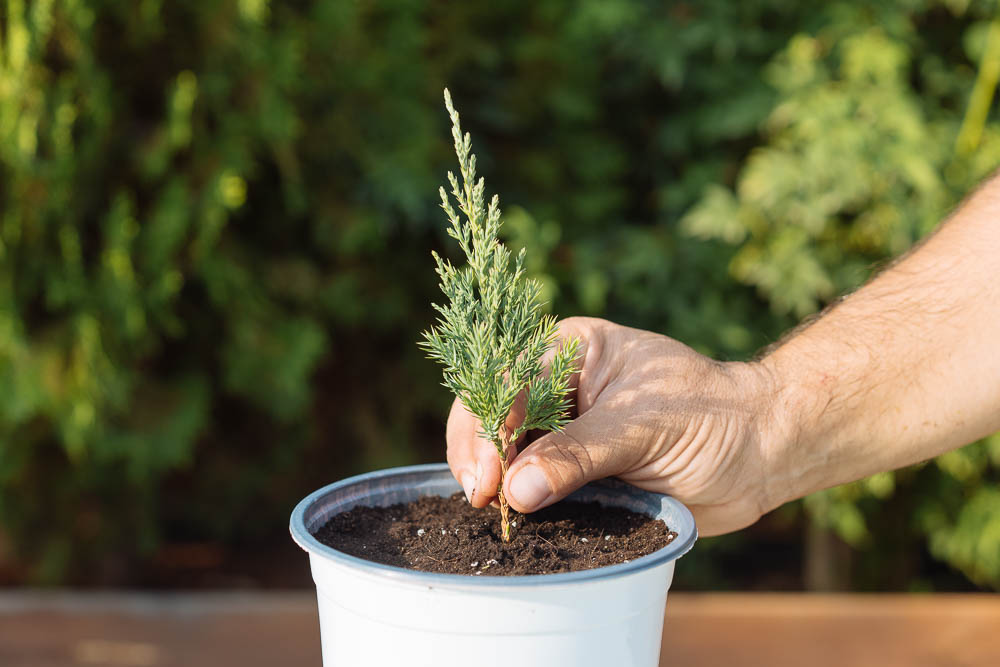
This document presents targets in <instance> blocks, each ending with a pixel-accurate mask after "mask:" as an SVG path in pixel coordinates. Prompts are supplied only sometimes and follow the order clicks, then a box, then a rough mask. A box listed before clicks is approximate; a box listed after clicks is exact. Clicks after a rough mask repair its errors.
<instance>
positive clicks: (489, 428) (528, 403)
mask: <svg viewBox="0 0 1000 667" xmlns="http://www.w3.org/2000/svg"><path fill="white" fill-rule="evenodd" d="M444 100H445V106H446V107H447V109H448V113H449V114H450V116H451V121H452V135H453V136H454V139H455V153H456V154H457V155H458V163H459V167H460V171H461V177H462V180H461V182H459V180H458V178H457V177H456V176H455V174H454V173H452V172H448V181H449V182H450V183H451V194H452V196H453V197H454V199H455V201H456V203H457V204H458V210H459V211H460V212H461V215H459V212H456V211H455V209H454V207H453V206H452V204H451V200H450V199H449V197H448V194H447V192H445V189H444V188H443V187H442V188H441V189H440V193H441V208H443V209H444V211H445V213H446V214H447V216H448V221H449V222H450V227H449V229H448V235H449V236H451V237H452V238H454V239H455V240H457V241H458V244H459V246H460V247H461V248H462V251H463V252H464V253H465V256H466V259H467V260H468V263H467V264H466V265H465V266H462V267H456V266H454V265H453V264H452V263H451V262H449V261H448V260H447V259H444V258H442V257H441V256H440V255H438V254H437V253H433V255H434V261H435V262H436V263H437V274H438V276H440V279H441V291H442V292H444V295H445V296H446V297H447V302H446V303H445V304H443V305H438V304H434V308H435V309H436V310H437V311H438V313H439V314H440V317H439V318H438V322H437V325H436V326H434V327H432V328H431V329H430V330H429V331H426V332H424V340H423V342H421V344H420V345H421V347H422V348H423V349H424V350H426V351H427V353H428V356H429V357H430V358H432V359H436V360H437V361H439V362H441V364H443V365H444V386H446V387H448V388H449V389H450V390H451V391H452V392H454V394H455V395H456V396H458V397H459V398H460V399H461V401H462V403H463V404H464V405H465V407H466V408H467V409H468V410H469V412H471V413H472V414H474V415H475V416H476V417H478V418H479V420H480V422H481V423H482V429H483V430H482V434H483V436H484V437H486V438H487V439H489V440H490V441H491V442H493V444H494V445H495V446H496V448H497V454H498V455H499V456H500V460H501V462H505V461H506V445H507V444H509V443H510V442H513V441H516V440H517V438H519V437H520V436H521V434H523V433H524V432H525V431H528V430H531V429H540V430H560V429H562V427H563V425H564V424H565V423H566V421H567V420H568V419H569V417H568V407H569V406H568V403H569V399H568V394H569V380H570V376H571V375H572V374H573V372H574V370H575V366H574V361H575V359H576V356H577V349H578V345H579V341H577V340H575V339H571V340H566V341H564V342H563V343H562V344H561V345H559V346H558V348H557V349H556V350H555V352H554V355H553V357H552V360H551V362H550V363H549V365H548V369H547V372H546V369H545V368H544V367H543V363H542V357H543V356H544V355H545V353H546V351H547V350H549V348H551V347H552V346H553V345H554V344H555V342H556V338H557V327H556V320H555V318H554V317H552V316H551V315H545V314H543V313H542V312H541V303H540V299H539V294H540V292H541V285H540V284H539V283H538V281H536V280H533V279H530V278H527V277H525V271H524V256H525V253H524V250H522V251H521V252H520V253H518V255H517V256H516V257H513V258H512V257H511V252H510V250H509V249H508V248H507V247H506V246H504V244H503V243H501V242H500V240H499V239H498V238H497V234H498V232H499V231H500V226H501V225H502V224H503V223H502V220H501V217H500V200H499V197H497V196H496V195H494V196H493V198H492V199H491V200H490V203H489V205H488V206H487V205H486V201H485V195H484V189H485V182H484V180H483V179H482V178H480V179H479V180H478V181H476V156H475V155H474V154H472V151H471V138H470V137H469V135H468V134H465V135H463V134H462V129H461V126H460V125H459V118H458V112H457V111H456V110H455V107H454V106H453V105H452V102H451V95H450V94H449V92H448V90H447V89H445V91H444ZM522 392H526V396H525V417H524V421H523V422H522V423H521V424H520V425H518V426H517V427H515V428H514V429H513V430H510V429H508V428H507V427H506V426H505V422H506V420H507V416H508V414H509V413H510V411H511V408H512V407H513V406H514V402H515V401H516V400H517V397H518V395H520V394H521V393H522ZM504 468H506V466H504Z"/></svg>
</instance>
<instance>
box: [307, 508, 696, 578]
mask: <svg viewBox="0 0 1000 667" xmlns="http://www.w3.org/2000/svg"><path fill="white" fill-rule="evenodd" d="M511 518H512V520H513V521H516V522H517V525H516V527H515V528H514V537H513V538H512V539H511V541H510V542H509V543H507V544H505V543H504V542H503V541H502V540H501V539H500V511H499V510H497V509H496V508H493V507H487V508H485V509H476V508H474V507H472V506H471V505H470V504H469V503H468V502H467V501H466V500H465V496H464V495H462V494H461V493H456V494H455V495H453V496H452V497H450V498H440V497H437V496H427V497H423V498H420V499H418V500H415V501H413V502H410V503H405V504H399V505H392V506H390V507H356V508H354V509H352V510H349V511H347V512H344V513H343V514H338V515H336V516H334V517H333V518H332V519H330V521H329V522H327V524H326V525H324V526H323V527H322V528H320V529H319V532H318V533H317V534H316V538H317V539H318V540H319V541H320V542H322V543H323V544H326V545H328V546H331V547H333V548H334V549H337V550H338V551H343V552H345V553H348V554H351V555H352V556H358V557H360V558H364V559H366V560H371V561H375V562H376V563H383V564H385V565H396V566H398V567H404V568H408V569H412V570H423V571H425V572H439V573H447V574H470V575H483V576H486V575H490V576H504V575H519V574H550V573H553V572H572V571H576V570H589V569H591V568H595V567H601V566H604V565H616V564H618V563H624V562H628V561H630V560H634V559H636V558H639V557H640V556H645V555H647V554H650V553H652V552H654V551H656V550H657V549H659V548H661V547H663V546H666V545H667V544H670V542H672V541H673V540H674V538H675V537H677V533H675V532H673V531H672V530H670V529H669V528H668V527H667V525H666V524H665V523H663V521H661V520H659V519H653V518H651V517H648V516H646V515H644V514H638V513H636V512H632V511H630V510H627V509H624V508H618V507H604V506H602V505H599V504H597V503H581V502H575V501H563V502H560V503H556V504H555V505H552V506H550V507H547V508H545V509H543V510H539V511H538V512H534V513H532V514H528V515H520V514H517V513H516V512H514V511H513V510H512V511H511Z"/></svg>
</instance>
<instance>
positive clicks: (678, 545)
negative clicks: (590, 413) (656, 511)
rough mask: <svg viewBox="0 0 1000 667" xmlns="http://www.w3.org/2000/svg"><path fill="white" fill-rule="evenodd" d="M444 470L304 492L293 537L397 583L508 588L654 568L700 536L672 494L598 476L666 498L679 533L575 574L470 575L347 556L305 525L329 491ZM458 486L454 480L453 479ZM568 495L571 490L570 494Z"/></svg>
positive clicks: (407, 469) (393, 472) (357, 478)
mask: <svg viewBox="0 0 1000 667" xmlns="http://www.w3.org/2000/svg"><path fill="white" fill-rule="evenodd" d="M444 471H448V464H447V463H428V464H422V465H413V466H403V467H398V468H386V469H383V470H376V471H373V472H368V473H363V474H360V475H354V476H353V477H348V478H346V479H342V480H340V481H337V482H333V483H332V484H327V485H326V486H324V487H322V488H320V489H317V490H316V491H313V492H312V493H310V494H309V495H308V496H306V497H305V498H303V499H302V500H301V501H299V503H298V505H296V506H295V509H294V510H293V511H292V516H291V519H290V521H289V531H290V532H291V535H292V539H293V540H294V541H295V543H296V544H298V545H299V546H300V547H301V548H302V549H304V550H305V551H306V552H308V553H309V554H310V555H314V554H315V555H317V556H322V557H323V558H325V559H327V560H330V561H333V562H334V563H336V564H338V565H341V566H344V567H347V568H350V569H353V570H359V571H361V572H364V573H366V574H370V575H374V576H377V577H381V578H388V579H392V580H394V581H398V582H400V583H412V584H419V585H424V586H441V585H452V586H454V585H461V586H473V587H476V588H507V587H511V586H539V585H562V584H569V583H574V582H584V581H593V580H596V579H606V578H617V577H623V576H626V575H629V574H634V573H636V572H639V571H642V570H647V569H650V568H654V567H656V566H658V565H663V564H664V563H667V562H669V561H672V560H676V559H678V558H680V557H681V556H683V555H684V554H686V553H687V552H688V551H690V550H691V548H692V547H693V546H694V543H695V541H696V540H697V539H698V529H697V527H696V526H695V523H694V517H693V516H692V515H691V511H690V510H689V509H688V508H687V507H686V506H684V504H682V503H681V502H680V501H679V500H677V499H675V498H672V497H670V496H667V495H664V494H661V493H655V492H653V491H646V490H644V489H638V488H637V487H633V486H631V485H628V484H626V483H624V482H621V481H618V480H613V479H612V480H599V481H597V482H591V483H590V484H589V485H588V486H591V485H598V486H603V487H612V488H619V487H620V488H626V487H627V488H628V489H629V492H630V493H640V494H649V495H651V496H656V497H657V498H658V499H660V500H661V502H666V503H667V504H668V505H669V506H671V508H672V509H673V510H674V512H676V514H677V516H678V517H679V519H680V521H679V523H680V525H677V526H673V525H672V526H669V528H670V530H673V531H675V532H676V533H677V537H676V538H675V539H674V540H673V541H672V542H671V543H670V544H668V545H666V546H664V547H662V548H661V549H658V550H656V551H654V552H653V553H651V554H648V555H646V556H642V557H641V558H637V559H635V560H633V561H630V562H628V563H619V564H617V565H606V566H604V567H597V568H593V569H590V570H578V571H576V572H557V573H553V574H528V575H515V576H474V575H470V574H440V573H436V572H423V571H420V570H410V569H407V568H403V567H398V566H395V565H383V564H382V563H375V562H373V561H370V560H365V559H364V558H358V557H357V556H351V555H350V554H346V553H344V552H342V551H337V550H336V549H334V548H333V547H329V546H327V545H325V544H323V543H322V542H320V541H319V540H318V539H316V537H315V536H314V535H313V534H312V533H310V532H309V530H308V529H307V528H306V523H305V516H306V512H308V511H309V509H310V508H312V507H313V506H314V505H315V504H316V503H318V502H320V501H322V500H323V499H324V498H326V497H327V496H328V495H330V494H332V493H335V492H337V491H340V490H342V489H344V488H346V487H349V486H351V485H354V484H358V483H360V482H366V483H369V482H372V481H376V480H381V479H384V478H388V477H394V476H398V475H408V474H414V473H428V474H434V473H441V472H444ZM456 484H457V483H456ZM570 497H572V494H571V496H570Z"/></svg>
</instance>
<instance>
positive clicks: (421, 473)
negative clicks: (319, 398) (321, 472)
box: [291, 463, 697, 667]
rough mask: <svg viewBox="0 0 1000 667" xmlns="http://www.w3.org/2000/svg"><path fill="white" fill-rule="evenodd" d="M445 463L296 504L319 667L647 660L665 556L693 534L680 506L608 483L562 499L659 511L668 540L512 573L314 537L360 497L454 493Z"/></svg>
mask: <svg viewBox="0 0 1000 667" xmlns="http://www.w3.org/2000/svg"><path fill="white" fill-rule="evenodd" d="M459 490H460V487H459V485H458V483H457V482H456V481H455V480H454V479H453V478H452V476H451V473H450V472H449V470H448V466H447V465H446V464H443V463H441V464H432V465H423V466H411V467H406V468H394V469H390V470H381V471H378V472H373V473H368V474H365V475H359V476H357V477H351V478H349V479H345V480H343V481H340V482H336V483H334V484H331V485H329V486H326V487H324V488H322V489H320V490H319V491H316V492H315V493H313V494H311V495H309V496H308V497H306V498H305V499H304V500H303V501H302V502H300V503H299V504H298V506H297V507H296V508H295V511H294V512H293V513H292V518H291V533H292V538H293V539H294V540H295V542H296V543H298V545H299V546H300V547H302V548H303V549H305V550H306V551H307V552H308V553H309V562H310V565H311V567H312V574H313V579H314V581H315V582H316V591H317V597H318V600H319V619H320V633H321V636H322V642H323V664H324V666H325V667H334V666H336V667H361V666H381V665H386V666H391V667H396V666H399V665H405V666H407V667H423V666H427V667H432V666H433V667H473V666H475V667H492V666H494V665H495V666H497V667H500V666H501V665H503V666H504V667H508V666H509V665H517V666H518V667H564V666H572V667H589V666H594V667H597V666H598V665H599V666H601V667H605V666H607V665H614V666H615V667H653V666H655V665H657V664H658V661H659V653H660V637H661V633H662V630H663V611H664V605H665V603H666V597H667V589H668V588H669V587H670V582H671V580H672V579H673V573H674V561H675V560H676V559H677V558H679V557H680V556H682V555H684V554H685V553H686V552H687V551H688V550H689V549H690V548H691V547H692V546H693V545H694V542H695V539H697V530H696V528H695V525H694V519H693V517H692V516H691V513H690V512H689V511H688V509H687V508H686V507H684V506H683V505H682V504H681V503H679V502H678V501H676V500H674V499H673V498H670V497H668V496H663V495H660V494H656V493H650V492H647V491H642V490H639V489H636V488H635V487H632V486H630V485H627V484H624V483H622V482H619V481H615V480H604V481H601V482H597V483H593V484H589V485H587V486H586V487H584V488H582V489H580V490H579V491H577V492H576V493H574V494H573V495H572V496H570V497H571V498H572V499H574V500H581V501H597V502H599V503H601V504H602V505H605V506H619V507H627V508H628V509H631V510H634V511H638V512H642V513H645V514H648V515H651V516H655V517H657V518H660V519H663V520H664V521H665V522H666V524H667V525H668V526H669V527H670V529H671V530H674V531H676V532H677V538H676V539H674V541H673V542H671V543H670V544H669V545H667V546H665V547H664V548H662V549H660V550H659V551H656V552H654V553H652V554H650V555H648V556H644V557H642V558H638V559H636V560H634V561H631V562H629V563H622V564H620V565H613V566H609V567H601V568H597V569H593V570H585V571H581V572H568V573H560V574H544V575H534V576H517V577H487V576H465V575H457V574H433V573H429V572H418V571H415V570H407V569H404V568H399V567H394V566H389V565H380V564H378V563H373V562H371V561H367V560H363V559H361V558H356V557H354V556H349V555H347V554H345V553H342V552H340V551H336V550H335V549H331V548H330V547H328V546H326V545H324V544H322V543H320V542H319V541H318V540H317V539H316V538H315V537H313V533H314V532H316V531H318V530H319V528H320V527H321V526H323V525H324V524H325V523H326V522H327V521H328V520H329V519H330V517H331V516H333V515H335V514H339V513H341V512H344V511H346V510H349V509H351V508H352V507H355V506H358V505H368V506H386V505H392V504H395V503H402V502H408V501H411V500H414V499H416V498H419V497H421V496H428V495H437V496H449V495H451V494H453V493H455V492H456V491H459Z"/></svg>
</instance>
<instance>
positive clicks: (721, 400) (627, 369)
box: [447, 177, 1000, 536]
mask: <svg viewBox="0 0 1000 667" xmlns="http://www.w3.org/2000/svg"><path fill="white" fill-rule="evenodd" d="M560 336H576V337H578V338H579V339H580V341H581V356H580V372H579V373H578V374H577V375H575V376H574V378H573V388H574V392H575V394H574V400H575V412H574V414H575V415H576V418H575V419H573V421H571V422H570V423H569V424H567V425H566V428H565V430H564V431H562V432H559V433H555V432H553V433H547V434H545V435H543V436H542V437H540V438H538V439H537V440H534V441H533V442H530V444H527V445H526V446H525V443H522V449H521V451H520V452H519V453H517V452H514V451H511V452H510V454H509V455H510V456H512V457H513V463H512V464H511V465H510V469H509V471H508V474H507V476H506V479H505V481H504V491H505V494H506V497H507V499H508V501H509V502H510V505H511V506H512V507H513V508H514V509H516V510H518V511H520V512H532V511H534V510H537V509H540V508H542V507H545V506H546V505H549V504H551V503H553V502H555V501H556V500H559V499H560V498H562V497H564V496H566V495H567V494H568V493H570V492H572V491H573V490H575V489H577V488H579V487H580V486H582V485H583V484H585V483H587V482H588V481H591V480H594V479H599V478H602V477H610V476H613V477H618V478H620V479H623V480H625V481H628V482H630V483H632V484H634V485H636V486H639V487H641V488H644V489H649V490H652V491H659V492H662V493H668V494H670V495H672V496H674V497H676V498H677V499H679V500H681V501H682V502H684V503H685V504H687V505H688V507H690V508H691V511H692V512H693V514H694V516H695V520H696V521H697V523H698V528H699V532H700V533H701V534H702V535H706V536H707V535H718V534H722V533H727V532H730V531H733V530H737V529H740V528H743V527H745V526H747V525H749V524H752V523H753V522H755V521H756V520H757V519H758V518H760V516H761V515H763V514H764V513H766V512H768V511H770V510H772V509H774V508H776V507H778V506H780V505H782V504H783V503H785V502H788V501H790V500H794V499H796V498H800V497H802V496H804V495H807V494H809V493H812V492H813V491H817V490H820V489H824V488H829V487H832V486H836V485H838V484H842V483H845V482H850V481H853V480H857V479H861V478H863V477H866V476H868V475H871V474H874V473H876V472H880V471H885V470H891V469H894V468H899V467H902V466H906V465H910V464H913V463H917V462H919V461H922V460H926V459H928V458H931V457H933V456H936V455H937V454H940V453H942V452H945V451H948V450H950V449H954V448H956V447H959V446H961V445H964V444H967V443H969V442H972V441H974V440H976V439H978V438H981V437H984V436H986V435H988V434H990V433H993V432H995V431H997V430H1000V178H996V177H994V178H992V179H991V180H990V181H988V182H987V183H986V184H985V185H983V186H982V187H981V188H980V189H979V190H978V191H976V192H975V193H973V194H972V195H971V196H970V197H969V198H968V199H967V200H966V201H965V202H964V203H963V204H962V206H961V207H960V208H959V209H958V210H957V211H956V212H955V213H954V214H953V215H952V216H951V217H950V218H949V219H947V220H946V221H945V222H944V223H942V224H941V225H940V226H939V228H938V229H937V230H936V231H935V233H934V234H933V235H932V236H931V237H930V238H928V239H927V240H926V241H925V242H924V243H922V244H921V245H920V246H918V247H917V248H915V249H914V250H913V251H911V252H910V253H909V254H907V255H906V256H904V257H903V258H902V259H901V260H899V261H898V262H896V263H895V264H894V265H893V266H891V267H890V268H889V269H887V270H886V271H884V272H882V273H881V274H880V275H878V276H877V277H876V278H875V279H874V280H872V281H871V282H869V283H868V284H867V285H865V286H864V287H862V288H861V289H859V290H858V291H857V292H855V293H853V294H851V295H850V296H848V297H846V298H844V299H842V300H841V301H839V302H838V303H837V304H836V305H835V306H833V307H832V308H830V309H828V310H827V311H826V312H825V313H824V314H823V315H822V316H821V317H819V318H817V319H816V320H814V321H812V322H811V323H809V324H807V325H803V326H800V328H799V329H797V330H796V331H794V332H793V333H792V334H791V335H789V336H787V337H786V339H785V340H784V341H783V342H782V343H781V344H779V345H778V346H776V347H775V348H774V349H773V350H772V351H770V352H769V353H768V354H767V355H766V356H764V357H763V358H761V359H759V360H756V361H752V362H718V361H713V360H712V359H709V358H708V357H705V356H702V355H700V354H698V353H697V352H695V351H694V350H692V349H691V348H689V347H687V346H686V345H684V344H682V343H680V342H678V341H675V340H673V339H671V338H668V337H666V336H662V335H659V334H655V333H651V332H648V331H641V330H638V329H631V328H628V327H623V326H620V325H617V324H614V323H612V322H608V321H606V320H600V319H593V318H570V319H567V320H564V321H563V322H561V323H560ZM509 421H510V423H516V421H517V416H516V411H515V413H513V414H512V415H511V419H510V420H509ZM478 431H479V424H478V422H477V421H476V419H475V417H473V416H472V415H471V414H470V413H468V412H467V411H466V410H465V409H464V408H463V407H462V405H461V403H460V402H458V401H456V402H455V404H454V405H453V406H452V410H451V414H450V415H449V418H448V430H447V440H448V463H449V465H450V466H451V469H452V472H453V473H454V474H455V477H456V479H458V480H459V481H460V482H461V483H462V485H463V488H465V491H466V495H467V496H468V497H469V501H470V502H471V503H472V504H473V505H474V506H476V507H484V506H486V505H487V504H489V503H490V502H491V501H493V500H494V498H495V496H496V490H497V487H498V484H499V482H500V463H499V460H498V457H497V454H496V450H495V449H494V448H493V445H492V444H490V443H489V442H488V441H486V440H484V439H482V438H481V437H479V436H478V435H477V433H478Z"/></svg>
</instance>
